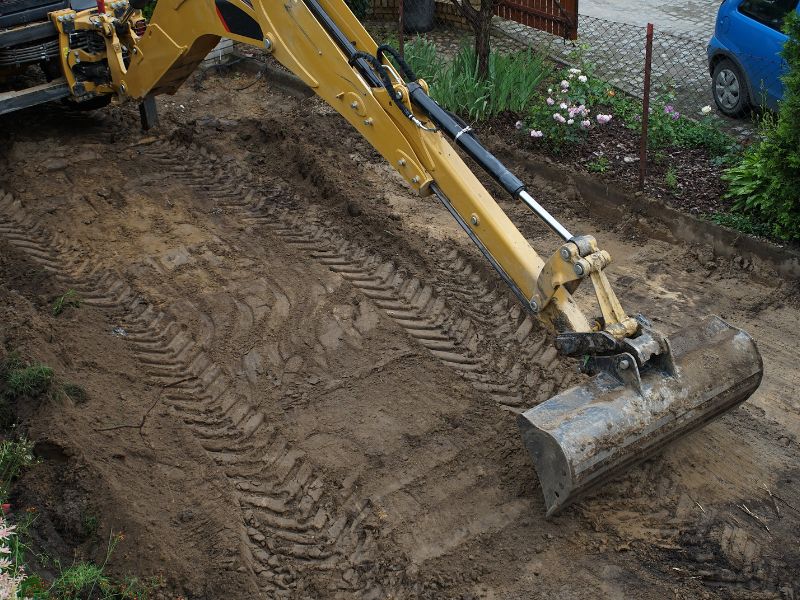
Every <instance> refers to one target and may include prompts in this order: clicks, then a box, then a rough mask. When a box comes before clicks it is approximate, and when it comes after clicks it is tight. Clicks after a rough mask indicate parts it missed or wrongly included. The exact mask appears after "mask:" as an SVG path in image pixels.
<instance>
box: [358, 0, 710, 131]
mask: <svg viewBox="0 0 800 600" xmlns="http://www.w3.org/2000/svg"><path fill="white" fill-rule="evenodd" d="M364 20H365V24H366V26H367V28H368V29H369V30H370V31H371V33H372V34H373V35H374V36H375V37H376V38H377V39H379V40H387V39H389V40H397V38H398V37H399V36H398V33H399V25H398V23H399V6H398V1H397V0H371V2H370V5H369V8H368V11H367V15H366V17H365V19H364ZM416 35H420V36H422V37H424V38H425V39H427V40H430V41H433V42H434V43H435V44H436V46H437V49H438V50H439V52H441V53H442V54H443V55H446V56H447V55H453V54H455V52H456V51H457V50H458V48H459V47H460V46H461V45H463V44H471V43H472V40H473V32H472V29H471V28H470V26H469V24H468V23H467V21H466V19H464V17H463V16H462V15H461V14H460V12H459V10H458V9H457V8H456V7H455V6H454V5H453V4H452V3H451V2H449V1H448V0H435V1H434V18H433V22H432V27H431V28H430V29H429V30H427V31H423V32H420V33H406V34H405V39H406V41H408V40H409V39H411V38H413V37H414V36H416ZM709 37H710V33H709ZM646 38H647V27H646V26H641V25H631V24H627V23H619V22H615V21H609V20H605V19H599V18H596V17H590V16H587V15H580V16H579V17H578V39H577V41H574V42H572V41H567V40H564V39H563V38H561V37H558V36H555V35H553V34H550V33H547V32H545V31H540V30H538V29H534V28H532V27H527V26H525V25H521V24H519V23H516V22H514V21H509V20H506V19H502V18H500V17H494V18H493V19H492V41H491V43H492V49H493V50H494V51H501V52H511V51H515V50H522V49H526V48H532V49H534V50H537V51H539V52H543V53H544V54H546V55H547V56H549V57H550V58H551V59H553V60H555V61H556V62H558V63H561V64H564V65H569V66H579V65H580V64H583V65H585V66H587V65H588V66H591V69H592V71H593V73H594V74H595V76H597V77H599V78H601V79H603V80H605V81H607V82H608V83H610V84H612V85H613V86H615V87H616V88H618V89H620V90H622V91H624V92H626V93H627V94H630V95H631V96H634V97H637V98H642V95H643V87H644V85H643V83H644V65H645V45H646ZM707 43H708V39H707V38H704V37H700V35H699V34H688V35H678V34H675V33H669V32H666V31H659V30H658V29H656V31H655V36H654V39H653V62H652V74H651V79H652V92H651V97H652V98H658V97H671V98H672V104H673V105H675V107H676V108H677V109H678V110H680V111H681V112H684V113H686V114H688V115H699V111H700V109H701V108H702V107H703V106H706V105H710V106H712V107H713V106H714V102H713V98H712V94H711V75H710V73H709V67H708V59H707V57H706V46H707Z"/></svg>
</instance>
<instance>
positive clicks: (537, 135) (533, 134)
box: [531, 129, 544, 138]
mask: <svg viewBox="0 0 800 600" xmlns="http://www.w3.org/2000/svg"><path fill="white" fill-rule="evenodd" d="M531 137H532V138H540V137H544V133H542V132H541V131H539V130H536V129H534V130H531Z"/></svg>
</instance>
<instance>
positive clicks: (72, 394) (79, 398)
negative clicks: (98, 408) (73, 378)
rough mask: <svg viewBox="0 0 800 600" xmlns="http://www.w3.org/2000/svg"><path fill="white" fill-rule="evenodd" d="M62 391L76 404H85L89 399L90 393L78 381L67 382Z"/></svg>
mask: <svg viewBox="0 0 800 600" xmlns="http://www.w3.org/2000/svg"><path fill="white" fill-rule="evenodd" d="M61 391H62V392H63V393H64V395H66V396H67V397H68V398H69V399H70V400H72V401H73V402H75V403H76V404H83V403H84V402H86V401H87V400H88V399H89V394H88V393H87V392H86V390H85V389H83V388H82V387H81V386H79V385H78V384H77V383H65V384H64V385H62V386H61Z"/></svg>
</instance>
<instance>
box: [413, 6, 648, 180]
mask: <svg viewBox="0 0 800 600" xmlns="http://www.w3.org/2000/svg"><path fill="white" fill-rule="evenodd" d="M401 1H402V0H401ZM652 66H653V24H652V23H648V24H647V45H646V46H645V53H644V96H643V97H642V145H641V148H640V149H639V189H640V190H644V180H645V178H646V177H647V133H648V128H649V126H650V71H651V70H652Z"/></svg>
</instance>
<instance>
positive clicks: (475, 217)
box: [470, 215, 480, 225]
mask: <svg viewBox="0 0 800 600" xmlns="http://www.w3.org/2000/svg"><path fill="white" fill-rule="evenodd" d="M470 221H472V224H473V225H477V224H478V223H480V219H478V215H472V218H471V219H470Z"/></svg>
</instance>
